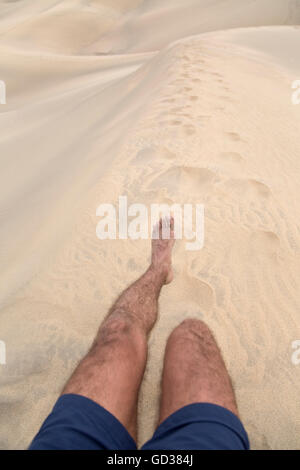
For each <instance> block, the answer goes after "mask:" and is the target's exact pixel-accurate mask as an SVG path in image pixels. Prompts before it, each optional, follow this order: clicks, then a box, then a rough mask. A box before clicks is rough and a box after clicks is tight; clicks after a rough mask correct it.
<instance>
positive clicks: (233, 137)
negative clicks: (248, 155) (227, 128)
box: [226, 132, 242, 142]
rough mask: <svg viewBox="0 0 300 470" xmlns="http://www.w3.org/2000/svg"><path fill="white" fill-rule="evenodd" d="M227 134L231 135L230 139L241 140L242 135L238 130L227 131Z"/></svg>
mask: <svg viewBox="0 0 300 470" xmlns="http://www.w3.org/2000/svg"><path fill="white" fill-rule="evenodd" d="M226 135H227V136H228V137H229V139H230V140H232V141H233V142H238V141H241V140H242V139H241V137H240V135H239V134H238V133H236V132H226Z"/></svg>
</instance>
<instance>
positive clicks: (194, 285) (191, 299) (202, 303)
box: [180, 274, 215, 314]
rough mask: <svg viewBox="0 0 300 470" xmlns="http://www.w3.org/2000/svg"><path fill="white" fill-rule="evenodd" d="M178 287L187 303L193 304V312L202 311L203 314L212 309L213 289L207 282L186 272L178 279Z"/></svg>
mask: <svg viewBox="0 0 300 470" xmlns="http://www.w3.org/2000/svg"><path fill="white" fill-rule="evenodd" d="M180 288H181V291H182V293H185V295H186V299H188V300H187V304H190V303H191V304H194V308H195V313H197V311H198V312H199V313H200V312H201V311H202V312H203V313H204V314H205V313H208V312H210V311H211V310H212V307H213V305H214V297H215V296H214V290H213V288H212V287H211V286H210V285H209V284H208V283H207V282H204V281H202V280H201V279H198V278H197V277H196V276H190V275H189V274H186V275H185V276H183V277H182V279H181V280H180Z"/></svg>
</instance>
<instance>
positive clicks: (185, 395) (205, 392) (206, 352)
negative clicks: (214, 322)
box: [159, 319, 238, 423]
mask: <svg viewBox="0 0 300 470" xmlns="http://www.w3.org/2000/svg"><path fill="white" fill-rule="evenodd" d="M192 403H212V404H215V405H219V406H222V407H224V408H227V409H228V410H230V411H231V412H232V413H234V414H235V415H237V416H238V409H237V404H236V400H235V396H234V391H233V388H232V384H231V380H230V377H229V374H228V372H227V370H226V367H225V364H224V361H223V358H222V356H221V353H220V350H219V348H218V345H217V343H216V341H215V339H214V337H213V335H212V333H211V331H210V330H209V328H208V327H207V326H206V324H205V323H203V322H202V321H200V320H196V319H195V320H194V319H188V320H185V321H183V322H182V323H181V324H180V325H179V326H178V327H177V328H175V330H174V331H173V332H172V333H171V335H170V337H169V339H168V342H167V347H166V352H165V361H164V371H163V379H162V398H161V408H160V418H159V422H160V423H161V422H162V421H164V420H165V419H166V418H167V417H168V416H170V415H171V414H172V413H174V412H175V411H177V410H179V409H180V408H182V407H183V406H186V405H190V404H192Z"/></svg>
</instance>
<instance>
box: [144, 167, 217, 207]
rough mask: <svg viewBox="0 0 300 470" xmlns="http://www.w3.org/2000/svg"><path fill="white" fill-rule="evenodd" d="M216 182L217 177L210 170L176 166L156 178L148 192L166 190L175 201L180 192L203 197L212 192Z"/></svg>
mask: <svg viewBox="0 0 300 470" xmlns="http://www.w3.org/2000/svg"><path fill="white" fill-rule="evenodd" d="M216 180H217V175H216V174H215V172H213V171H211V170H209V169H208V168H197V167H190V166H176V167H173V168H170V169H169V170H167V171H164V172H162V173H161V174H160V175H159V176H158V177H156V178H154V179H153V180H152V181H151V182H150V183H149V184H148V185H147V190H161V189H162V188H165V189H166V190H167V191H168V192H169V194H170V195H171V196H174V197H175V200H176V195H177V194H178V192H181V193H183V194H186V193H187V191H188V192H189V193H191V194H196V195H197V197H201V195H203V196H204V195H205V194H208V192H209V191H211V188H212V186H213V184H214V182H215V181H216Z"/></svg>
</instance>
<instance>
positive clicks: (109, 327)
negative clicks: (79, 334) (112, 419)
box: [63, 219, 174, 439]
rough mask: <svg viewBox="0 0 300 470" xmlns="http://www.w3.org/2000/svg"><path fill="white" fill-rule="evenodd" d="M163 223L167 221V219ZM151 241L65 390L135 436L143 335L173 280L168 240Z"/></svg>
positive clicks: (144, 343)
mask: <svg viewBox="0 0 300 470" xmlns="http://www.w3.org/2000/svg"><path fill="white" fill-rule="evenodd" d="M164 223H166V224H169V226H170V220H169V221H165V222H164ZM158 233H159V238H158V239H157V240H152V259H151V264H150V267H149V268H148V270H147V271H146V272H145V274H144V275H143V276H142V277H141V278H140V279H138V280H137V281H136V282H134V283H133V284H132V285H131V286H130V287H129V288H128V289H126V290H125V291H124V292H123V293H122V294H121V296H120V297H119V298H118V299H117V301H116V302H115V304H114V305H113V306H112V307H111V309H110V311H109V312H108V315H107V317H106V319H105V320H104V322H103V323H102V325H101V326H100V329H99V331H98V334H97V337H96V339H95V341H94V344H93V345H92V347H91V350H90V351H89V353H88V354H87V356H86V357H85V358H84V359H83V360H82V361H81V363H80V364H79V366H78V367H77V369H76V370H75V372H74V373H73V375H72V377H71V378H70V380H69V382H68V383H67V385H66V387H65V388H64V390H63V394H66V393H75V394H79V395H83V396H85V397H87V398H90V399H91V400H94V401H95V402H97V403H99V404H100V405H101V406H103V407H104V408H106V409H107V410H108V411H110V412H111V413H112V414H113V415H114V416H116V418H118V419H119V421H120V422H121V423H122V424H123V425H124V426H125V427H126V428H127V430H128V431H129V433H130V434H131V436H132V437H133V438H134V439H136V435H137V430H136V422H137V400H138V392H139V388H140V385H141V381H142V378H143V374H144V370H145V365H146V359H147V337H148V334H149V333H150V331H151V329H152V328H153V326H154V324H155V321H156V319H157V314H158V297H159V293H160V290H161V288H162V286H163V285H164V284H166V283H169V282H171V280H172V265H171V254H172V248H173V244H174V232H173V220H172V219H171V238H170V239H165V240H163V239H162V221H160V224H159V230H158Z"/></svg>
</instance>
